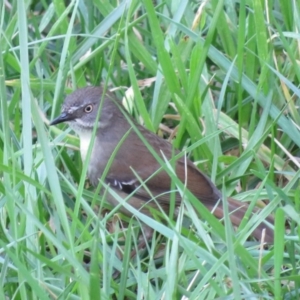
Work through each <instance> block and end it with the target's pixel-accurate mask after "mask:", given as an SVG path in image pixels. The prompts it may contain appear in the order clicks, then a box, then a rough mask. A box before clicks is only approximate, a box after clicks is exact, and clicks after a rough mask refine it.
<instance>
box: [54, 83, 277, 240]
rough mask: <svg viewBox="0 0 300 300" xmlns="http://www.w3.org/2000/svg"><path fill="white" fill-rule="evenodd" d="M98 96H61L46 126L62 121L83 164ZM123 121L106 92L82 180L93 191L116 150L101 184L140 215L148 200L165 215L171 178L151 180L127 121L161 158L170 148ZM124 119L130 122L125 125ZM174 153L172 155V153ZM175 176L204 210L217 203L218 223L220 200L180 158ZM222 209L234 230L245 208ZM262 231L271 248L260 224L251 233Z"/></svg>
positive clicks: (148, 160) (151, 168)
mask: <svg viewBox="0 0 300 300" xmlns="http://www.w3.org/2000/svg"><path fill="white" fill-rule="evenodd" d="M102 93H103V90H102V88H101V87H86V88H83V89H79V90H77V91H75V92H74V93H72V94H71V95H69V96H67V97H66V99H65V101H64V104H63V108H62V114H61V115H60V116H59V117H58V118H56V119H55V120H53V121H52V123H51V125H54V124H58V123H61V122H68V123H69V125H70V126H71V127H72V128H73V129H74V130H75V131H76V132H77V133H78V135H79V137H80V142H81V156H82V158H83V160H84V159H85V156H86V151H87V148H88V144H89V142H90V139H91V133H92V130H93V126H94V123H95V120H96V116H97V112H98V108H99V104H100V100H101V97H102ZM126 116H127V117H125V115H124V111H123V109H122V108H121V107H120V104H118V102H117V101H116V100H115V98H114V96H113V95H112V94H111V93H107V94H106V96H105V97H104V102H103V106H102V110H101V115H100V119H99V122H98V124H97V127H98V128H97V133H96V138H95V141H94V147H93V151H92V154H91V158H90V162H89V167H88V178H89V180H90V181H91V183H92V184H93V185H94V186H97V185H98V182H99V178H100V177H101V176H102V174H103V171H104V169H105V167H106V164H107V162H108V160H109V159H110V157H111V154H112V152H113V151H114V149H115V148H116V147H118V146H119V150H118V152H117V153H116V156H115V158H114V160H113V162H112V164H111V166H110V168H109V171H108V174H107V176H106V178H105V179H106V182H107V183H109V184H110V185H111V186H112V187H113V188H115V190H116V191H119V192H122V193H123V194H127V193H129V192H132V191H135V192H134V196H133V197H131V199H130V200H129V202H128V203H129V204H131V205H132V206H134V207H135V208H136V209H141V208H142V207H143V209H142V211H143V212H144V213H147V214H149V211H148V210H147V208H146V206H145V204H146V203H147V205H150V206H155V201H149V200H150V199H151V198H152V197H155V199H156V201H157V202H158V203H159V204H160V206H161V207H162V208H163V209H164V210H166V212H167V213H168V208H169V201H170V194H169V191H170V187H171V178H170V176H169V175H168V174H167V172H166V171H164V170H161V171H160V172H159V173H157V174H156V175H155V176H152V175H153V173H154V172H156V171H157V170H158V169H159V168H160V164H159V163H158V161H157V159H156V158H155V157H154V156H153V155H152V154H151V152H150V151H149V149H148V148H147V146H146V145H145V144H144V142H143V141H142V140H141V138H140V137H139V136H138V135H137V133H136V132H135V130H134V129H133V128H132V126H131V123H130V122H133V124H134V125H135V127H136V128H137V129H138V131H139V132H140V133H141V134H142V136H143V137H144V138H145V139H146V141H147V142H148V143H149V145H150V146H151V147H152V148H153V149H154V150H155V152H156V153H157V154H158V155H159V156H160V157H161V158H162V159H165V158H167V159H171V158H172V157H173V155H174V151H173V150H172V146H171V144H170V143H169V142H167V141H166V140H164V139H162V138H160V137H158V136H157V135H155V134H154V133H152V132H150V131H149V130H147V129H145V128H144V127H142V126H140V125H138V124H136V123H135V121H134V120H132V119H131V118H130V117H129V116H128V115H126ZM128 118H129V119H130V120H131V121H128ZM125 135H127V137H126V139H125V140H124V142H123V143H122V144H121V145H118V144H119V142H120V140H121V139H122V137H123V136H125ZM162 153H163V154H162ZM177 153H178V152H175V154H177ZM133 170H134V172H136V173H137V174H138V177H139V178H140V179H142V180H143V181H147V183H146V186H147V189H149V190H150V191H151V195H149V193H148V191H147V189H144V188H142V187H139V186H140V181H139V180H138V178H137V177H136V176H135V174H134V172H133ZM176 175H177V176H178V178H179V179H180V180H181V181H182V182H183V183H186V187H187V188H188V190H190V191H191V192H192V193H193V194H194V195H195V196H196V197H197V198H198V199H199V200H200V201H201V202H202V203H203V204H204V205H205V206H206V207H207V208H208V209H209V210H212V209H213V208H215V206H216V205H217V203H219V205H218V207H217V208H215V209H214V211H213V213H214V215H215V216H216V217H218V218H223V208H222V201H219V200H220V198H221V193H220V191H219V190H218V189H217V188H216V186H215V185H214V184H213V183H212V181H211V180H210V179H209V178H208V177H207V176H206V175H205V174H203V173H202V172H201V171H200V170H199V169H198V168H197V167H195V165H194V164H193V163H192V162H191V161H190V160H189V159H186V158H184V157H181V158H179V159H178V160H177V161H176ZM138 187H139V188H138ZM108 201H109V202H111V203H112V204H113V205H116V204H118V202H117V200H115V199H113V198H112V197H109V198H108ZM175 201H176V203H175V206H179V205H180V203H181V201H182V197H181V196H180V194H179V193H176V196H175ZM228 208H229V212H230V219H231V222H232V223H233V224H234V225H235V226H238V225H239V224H240V222H241V220H242V219H243V216H244V214H245V212H246V210H247V208H248V205H247V204H246V203H241V202H238V201H236V200H234V199H232V198H228ZM123 211H124V212H125V213H127V214H129V212H128V211H127V210H124V209H123ZM267 221H268V222H269V223H271V224H273V218H272V217H271V216H270V217H268V219H267ZM263 229H265V230H266V235H265V241H266V242H269V243H271V242H272V241H273V231H272V230H271V229H270V228H269V227H268V226H266V225H265V224H263V223H261V224H260V225H259V226H258V227H257V228H256V229H255V231H254V232H253V236H254V237H255V238H256V239H258V240H259V239H260V238H261V234H262V230H263Z"/></svg>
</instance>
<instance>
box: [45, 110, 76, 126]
mask: <svg viewBox="0 0 300 300" xmlns="http://www.w3.org/2000/svg"><path fill="white" fill-rule="evenodd" d="M73 119H74V116H73V115H72V114H70V113H67V112H62V113H61V114H60V116H58V117H57V118H55V119H54V120H52V121H51V122H50V126H52V125H56V124H59V123H63V122H66V121H71V120H73Z"/></svg>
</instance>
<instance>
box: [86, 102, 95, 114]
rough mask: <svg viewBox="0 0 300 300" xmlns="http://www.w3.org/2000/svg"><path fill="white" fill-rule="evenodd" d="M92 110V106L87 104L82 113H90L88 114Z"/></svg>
mask: <svg viewBox="0 0 300 300" xmlns="http://www.w3.org/2000/svg"><path fill="white" fill-rule="evenodd" d="M92 110H93V105H91V104H89V105H87V106H86V107H85V108H84V111H85V112H86V113H88V114H89V113H90V112H92Z"/></svg>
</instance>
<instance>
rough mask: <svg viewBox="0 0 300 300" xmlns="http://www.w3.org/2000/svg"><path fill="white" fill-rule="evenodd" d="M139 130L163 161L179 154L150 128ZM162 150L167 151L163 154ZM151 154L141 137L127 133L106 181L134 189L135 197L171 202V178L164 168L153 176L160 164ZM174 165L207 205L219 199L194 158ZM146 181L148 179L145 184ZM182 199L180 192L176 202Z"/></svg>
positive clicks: (181, 178) (178, 161)
mask: <svg viewBox="0 0 300 300" xmlns="http://www.w3.org/2000/svg"><path fill="white" fill-rule="evenodd" d="M139 129H140V130H141V132H142V134H143V136H144V137H145V138H146V139H147V140H148V141H149V140H150V141H151V146H152V148H153V149H154V150H155V151H156V153H158V154H159V156H160V157H161V158H162V159H163V160H164V159H165V158H167V159H171V157H172V153H174V154H177V153H178V152H175V151H172V148H171V145H170V144H169V143H168V142H167V141H165V140H162V139H161V138H159V137H157V136H156V135H154V134H152V133H151V132H149V131H147V130H143V129H142V128H139ZM148 135H150V136H148ZM161 149H163V150H164V152H163V153H162V151H161ZM149 154H150V153H149V150H148V148H147V147H146V146H145V145H144V143H143V142H142V141H141V140H140V139H139V138H137V137H136V136H135V138H132V136H128V138H127V139H126V140H125V141H124V144H123V145H121V147H120V149H119V151H118V153H117V154H116V157H115V159H114V162H113V164H112V166H111V168H110V171H109V173H108V176H107V177H106V180H107V181H108V182H109V183H110V184H112V185H114V186H115V187H119V188H120V189H122V190H123V191H125V192H127V193H131V192H133V191H135V196H136V197H140V198H142V199H145V201H148V200H149V198H150V199H151V198H153V197H155V198H156V199H158V200H159V201H160V203H163V204H166V203H169V201H170V193H171V191H170V189H171V178H170V176H169V175H168V174H167V172H166V171H164V170H160V171H159V172H158V173H157V174H155V175H153V174H154V173H155V172H157V171H158V170H159V169H160V168H161V166H160V164H159V163H158V161H157V160H156V158H155V157H154V156H153V155H152V154H150V155H149ZM128 162H131V163H130V164H129V163H128ZM171 165H172V163H171ZM173 165H175V166H176V175H177V177H178V178H179V179H180V180H181V181H182V182H183V183H186V186H187V188H188V189H189V190H190V191H191V192H192V193H193V194H194V195H195V196H196V197H197V198H198V199H200V200H201V201H202V202H203V203H204V204H206V205H207V206H209V207H213V206H214V204H215V203H216V202H217V201H218V200H219V199H220V196H221V195H220V192H219V191H218V190H217V188H216V187H215V186H214V184H213V183H212V182H211V180H210V179H209V178H208V177H207V176H205V175H204V174H202V173H201V172H200V171H199V170H198V169H197V168H196V167H195V166H194V165H193V163H192V162H191V161H189V160H188V159H186V160H185V159H184V158H180V159H178V160H177V161H176V163H175V164H173ZM143 182H145V185H144V186H143ZM149 191H150V192H149ZM181 199H182V197H181V196H180V194H179V193H178V192H177V193H176V196H175V201H176V203H178V204H179V203H180V202H181Z"/></svg>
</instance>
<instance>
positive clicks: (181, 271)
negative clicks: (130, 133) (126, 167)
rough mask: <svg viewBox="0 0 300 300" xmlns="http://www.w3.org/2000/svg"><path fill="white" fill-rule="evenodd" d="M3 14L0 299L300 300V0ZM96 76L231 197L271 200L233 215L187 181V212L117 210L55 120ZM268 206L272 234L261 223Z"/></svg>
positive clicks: (18, 4)
mask: <svg viewBox="0 0 300 300" xmlns="http://www.w3.org/2000/svg"><path fill="white" fill-rule="evenodd" d="M0 16H1V18H0V20H1V21H0V22H1V31H0V299H22V300H23V299H30V300H31V299H93V300H94V299H197V300H198V299H235V300H237V299H278V300H279V299H300V276H299V267H300V264H299V254H300V253H299V250H300V243H299V235H300V231H299V229H298V224H299V222H300V218H299V211H300V189H299V174H300V171H299V169H300V168H299V166H300V161H299V156H300V151H299V146H300V131H299V126H300V110H299V105H300V90H299V82H300V35H299V32H300V3H299V1H284V0H274V1H260V0H253V1H243V0H242V1H230V0H229V1H222V0H210V1H200V2H199V1H186V0H184V1H172V0H165V1H150V0H142V1H136V0H132V1H130V0H127V1H115V0H113V1H106V0H101V1H97V0H94V1H92V0H85V1H83V0H77V1H75V0H74V1H60V0H54V1H49V0H43V1H35V0H33V1H17V0H11V1H7V0H4V1H2V2H0ZM88 85H103V86H104V87H105V88H106V89H108V90H113V92H114V93H115V95H116V97H117V98H118V99H119V100H120V101H122V103H123V104H124V105H125V106H124V107H126V109H127V110H128V112H129V113H130V114H131V115H132V116H133V118H134V119H135V120H136V121H137V122H138V123H140V124H142V125H143V126H145V127H146V128H147V129H149V130H151V131H153V132H155V133H156V134H158V135H160V136H161V137H163V138H165V139H168V140H169V141H170V142H171V143H172V144H173V145H174V147H175V148H177V149H179V150H181V151H183V152H182V153H186V155H187V156H188V157H189V158H190V159H191V160H192V161H193V162H195V164H196V165H197V167H198V168H199V169H200V170H201V171H202V172H204V173H205V174H207V176H208V177H209V178H211V180H212V181H213V182H214V183H215V184H216V186H217V187H218V188H219V189H220V191H221V192H222V194H223V200H220V201H223V203H224V206H225V207H226V199H227V197H233V198H234V199H236V200H238V201H244V202H247V203H249V206H250V210H251V209H253V208H254V207H255V206H257V207H259V208H260V211H259V212H256V213H254V214H252V215H251V212H250V211H249V213H248V214H246V216H245V218H244V220H243V221H242V222H241V224H240V226H239V228H233V226H232V224H231V222H230V218H229V215H228V212H225V217H224V220H223V222H220V221H219V220H218V219H216V218H215V217H214V216H213V215H212V214H211V213H210V212H209V211H208V210H206V209H205V208H203V205H202V204H201V203H200V201H199V200H198V199H196V198H195V197H194V196H193V195H191V194H189V193H187V194H185V193H184V190H182V189H181V187H180V186H177V185H176V178H174V188H177V189H179V190H180V192H182V193H183V199H184V200H183V201H182V205H181V207H180V209H179V213H178V217H177V218H173V214H172V210H173V209H174V207H172V205H171V212H170V213H169V214H168V213H166V214H163V216H162V214H161V213H160V212H154V217H153V218H150V217H148V216H146V215H144V214H143V213H141V212H140V211H139V210H136V209H134V208H130V209H131V210H132V214H133V217H128V216H126V215H123V214H122V213H121V212H120V210H119V208H120V207H121V206H125V207H126V206H128V204H127V203H124V200H123V199H120V198H117V199H118V201H120V204H119V205H118V206H117V207H111V206H110V205H109V204H108V203H107V202H106V201H105V199H104V198H102V197H101V196H99V190H100V189H102V190H103V189H105V188H107V189H108V187H107V186H106V187H105V185H104V184H102V182H100V184H99V185H98V187H97V188H94V187H92V186H91V184H90V183H89V181H88V180H87V179H86V174H87V166H88V160H87V161H86V162H85V163H82V161H81V157H80V153H79V139H78V137H77V136H76V134H75V133H74V132H73V131H71V130H70V128H69V127H68V126H67V125H66V124H62V125H58V126H51V127H50V126H49V122H50V121H51V120H52V119H54V118H55V117H56V116H58V115H59V113H60V111H61V105H62V103H63V101H64V98H65V96H66V95H67V94H70V93H71V92H72V91H74V90H76V89H77V88H80V87H85V86H88ZM120 103H121V102H120ZM141 163H143V162H141ZM164 168H166V164H165V166H164ZM168 168H170V172H171V171H172V170H171V168H172V166H170V164H169V165H168ZM107 192H109V191H107ZM171 197H172V196H171ZM270 214H271V215H273V216H274V218H275V223H274V225H273V227H274V233H275V238H274V243H272V244H270V245H267V246H263V245H262V244H261V243H259V242H258V241H256V240H255V239H253V238H252V237H251V232H252V231H253V229H254V228H255V227H256V226H257V225H258V224H259V223H260V222H261V220H263V219H265V218H266V217H267V216H268V215H270ZM142 224H146V225H147V226H148V227H150V228H152V229H154V230H155V233H154V234H153V236H151V237H150V238H149V239H148V240H147V245H146V247H145V248H144V249H142V250H139V249H136V248H137V244H138V243H139V241H140V240H141V236H142V235H143V233H141V232H143V230H141V228H143V225H142ZM133 249H136V250H137V255H135V256H134V257H133V258H131V251H132V250H133Z"/></svg>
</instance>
